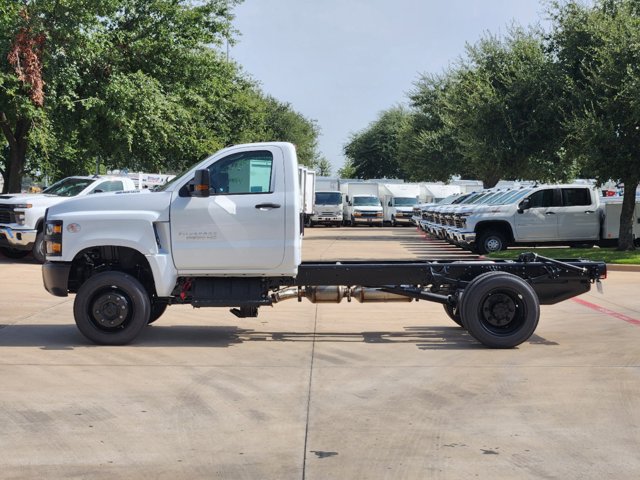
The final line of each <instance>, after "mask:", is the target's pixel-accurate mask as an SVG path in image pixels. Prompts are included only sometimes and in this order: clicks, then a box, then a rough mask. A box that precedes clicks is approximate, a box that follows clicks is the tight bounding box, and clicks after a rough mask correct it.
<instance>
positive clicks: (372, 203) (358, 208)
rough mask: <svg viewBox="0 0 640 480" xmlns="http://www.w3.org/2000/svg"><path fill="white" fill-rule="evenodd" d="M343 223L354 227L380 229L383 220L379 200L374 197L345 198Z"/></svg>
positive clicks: (359, 195) (358, 195) (355, 196)
mask: <svg viewBox="0 0 640 480" xmlns="http://www.w3.org/2000/svg"><path fill="white" fill-rule="evenodd" d="M344 219H345V222H347V224H348V225H350V226H352V227H355V226H356V225H369V226H372V225H376V226H378V227H382V225H383V222H384V218H383V212H382V205H381V203H380V199H379V198H378V197H377V196H376V195H366V194H357V195H352V196H351V197H348V198H347V203H346V204H345V214H344Z"/></svg>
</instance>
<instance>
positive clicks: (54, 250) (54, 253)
mask: <svg viewBox="0 0 640 480" xmlns="http://www.w3.org/2000/svg"><path fill="white" fill-rule="evenodd" d="M44 233H45V234H44V241H45V246H46V252H47V255H48V256H50V257H59V256H61V255H62V220H48V221H47V223H46V225H45V230H44Z"/></svg>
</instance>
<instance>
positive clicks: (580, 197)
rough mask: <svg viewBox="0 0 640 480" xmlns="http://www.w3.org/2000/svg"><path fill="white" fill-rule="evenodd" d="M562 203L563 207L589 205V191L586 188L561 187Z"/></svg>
mask: <svg viewBox="0 0 640 480" xmlns="http://www.w3.org/2000/svg"><path fill="white" fill-rule="evenodd" d="M562 204H563V205H564V206H565V207H575V206H583V205H591V193H590V192H589V189H587V188H563V189H562Z"/></svg>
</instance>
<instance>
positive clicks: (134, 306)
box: [73, 271, 151, 345]
mask: <svg viewBox="0 0 640 480" xmlns="http://www.w3.org/2000/svg"><path fill="white" fill-rule="evenodd" d="M73 315H74V317H75V321H76V325H77V326H78V329H79V330H80V332H81V333H82V334H83V335H84V336H85V337H87V338H88V339H89V340H91V341H92V342H94V343H98V344H101V345H124V344H127V343H129V342H131V341H132V340H133V339H135V338H136V337H137V336H138V334H139V333H140V332H141V331H142V329H143V328H144V327H145V326H146V325H147V324H148V323H149V319H150V318H151V299H150V298H149V294H148V293H147V291H146V290H145V288H144V287H143V286H142V284H141V283H140V282H139V281H138V280H137V279H136V278H135V277H132V276H131V275H128V274H126V273H123V272H116V271H111V272H102V273H98V274H96V275H94V276H92V277H91V278H89V279H88V280H87V281H86V282H85V283H84V284H82V286H81V287H80V289H79V290H78V293H77V295H76V299H75V301H74V304H73Z"/></svg>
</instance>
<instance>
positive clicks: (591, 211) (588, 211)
mask: <svg viewBox="0 0 640 480" xmlns="http://www.w3.org/2000/svg"><path fill="white" fill-rule="evenodd" d="M584 213H594V212H593V210H585V211H584Z"/></svg>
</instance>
